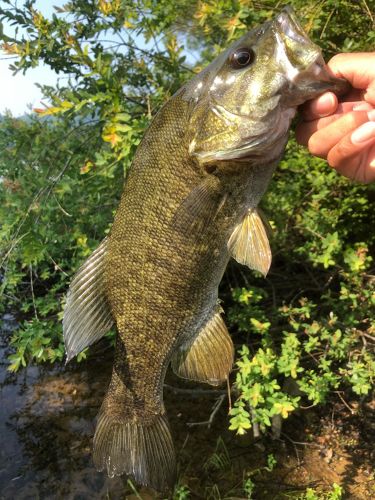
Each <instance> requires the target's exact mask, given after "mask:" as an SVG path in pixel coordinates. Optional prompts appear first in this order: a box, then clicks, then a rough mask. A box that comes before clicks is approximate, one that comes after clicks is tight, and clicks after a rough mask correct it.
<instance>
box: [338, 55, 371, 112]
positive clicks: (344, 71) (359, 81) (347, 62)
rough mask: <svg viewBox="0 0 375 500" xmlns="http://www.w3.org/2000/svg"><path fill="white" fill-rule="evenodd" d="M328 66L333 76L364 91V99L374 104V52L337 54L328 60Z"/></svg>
mask: <svg viewBox="0 0 375 500" xmlns="http://www.w3.org/2000/svg"><path fill="white" fill-rule="evenodd" d="M328 68H329V70H330V72H331V73H332V74H333V75H334V76H337V77H339V78H345V79H346V80H348V81H349V83H350V84H351V85H352V87H354V88H355V89H358V90H362V91H364V92H363V97H364V99H365V100H366V101H367V102H369V103H370V104H372V105H375V52H353V53H351V54H349V53H348V54H346V53H345V54H337V55H335V56H334V57H332V59H331V60H330V61H329V62H328Z"/></svg>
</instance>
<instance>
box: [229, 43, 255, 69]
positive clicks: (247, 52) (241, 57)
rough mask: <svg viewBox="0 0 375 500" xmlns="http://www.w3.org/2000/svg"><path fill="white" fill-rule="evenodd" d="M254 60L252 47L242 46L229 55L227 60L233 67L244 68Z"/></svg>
mask: <svg viewBox="0 0 375 500" xmlns="http://www.w3.org/2000/svg"><path fill="white" fill-rule="evenodd" d="M254 60H255V52H254V51H253V50H252V49H248V48H246V47H243V48H241V49H237V50H236V51H235V52H233V53H232V54H231V55H230V57H229V62H230V64H231V66H232V68H234V69H241V68H245V67H246V66H249V65H250V64H252V63H253V62H254Z"/></svg>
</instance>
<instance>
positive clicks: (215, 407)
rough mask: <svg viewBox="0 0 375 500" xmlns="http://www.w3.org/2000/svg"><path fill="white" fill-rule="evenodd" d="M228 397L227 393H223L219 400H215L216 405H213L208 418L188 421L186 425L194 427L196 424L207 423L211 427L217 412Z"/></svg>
mask: <svg viewBox="0 0 375 500" xmlns="http://www.w3.org/2000/svg"><path fill="white" fill-rule="evenodd" d="M225 398H226V394H222V395H221V396H220V397H219V398H218V399H217V401H216V402H215V404H214V406H213V407H212V412H211V415H210V417H209V419H208V420H205V421H204V422H188V423H187V424H186V425H187V426H188V427H194V426H196V425H207V427H208V429H209V428H210V427H211V424H212V422H213V420H214V418H215V415H216V413H217V412H218V411H219V409H220V407H221V405H222V404H223V402H224V399H225Z"/></svg>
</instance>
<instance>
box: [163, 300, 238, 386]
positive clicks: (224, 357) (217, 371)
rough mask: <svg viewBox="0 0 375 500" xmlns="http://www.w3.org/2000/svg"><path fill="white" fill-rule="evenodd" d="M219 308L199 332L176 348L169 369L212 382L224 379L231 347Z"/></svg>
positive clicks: (231, 350) (231, 363)
mask: <svg viewBox="0 0 375 500" xmlns="http://www.w3.org/2000/svg"><path fill="white" fill-rule="evenodd" d="M220 312H221V310H218V311H216V312H214V314H213V315H212V316H211V318H210V319H209V320H208V321H207V322H206V324H205V326H204V327H203V328H202V330H201V331H200V332H199V335H198V336H197V337H196V338H195V339H194V340H193V341H192V342H191V343H188V344H185V345H182V346H181V347H180V348H179V349H178V350H177V352H175V354H174V356H173V358H172V369H173V371H174V372H175V373H176V375H178V376H179V377H182V378H186V379H189V380H195V381H197V382H206V383H208V384H211V385H219V384H221V383H222V382H225V380H227V378H228V376H229V373H230V371H231V369H232V365H233V358H234V348H233V342H232V339H231V338H230V336H229V333H228V330H227V327H226V325H225V323H224V320H223V318H222V317H221V315H220Z"/></svg>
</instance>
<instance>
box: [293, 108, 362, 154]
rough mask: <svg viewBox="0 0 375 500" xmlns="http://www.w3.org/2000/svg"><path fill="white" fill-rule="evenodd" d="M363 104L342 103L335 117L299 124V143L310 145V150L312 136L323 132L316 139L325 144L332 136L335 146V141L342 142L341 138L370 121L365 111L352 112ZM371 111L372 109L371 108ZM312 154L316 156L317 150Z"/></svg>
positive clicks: (297, 135)
mask: <svg viewBox="0 0 375 500" xmlns="http://www.w3.org/2000/svg"><path fill="white" fill-rule="evenodd" d="M361 104H362V103H360V104H358V103H342V104H340V105H339V106H338V107H337V113H335V114H334V115H331V116H327V117H326V118H320V119H319V120H314V121H311V122H300V123H298V124H297V127H296V139H297V142H298V143H299V144H302V145H304V146H307V145H308V146H309V149H310V140H311V139H312V136H315V134H316V133H318V132H319V131H320V130H321V131H322V133H319V135H317V136H316V137H315V139H316V140H317V141H323V143H325V142H326V137H328V136H331V137H332V142H333V145H334V144H335V141H336V142H337V140H340V138H341V137H342V136H343V135H345V134H346V133H348V132H349V131H350V130H354V129H355V128H357V127H358V126H359V125H361V124H362V123H365V122H366V121H368V119H369V118H368V115H367V112H366V111H365V110H364V111H361V110H358V111H352V110H353V107H354V106H356V105H358V106H360V105H361ZM370 109H372V107H371V106H370ZM331 147H332V146H331ZM329 149H330V148H329ZM329 149H327V151H329ZM310 151H311V149H310ZM311 152H312V153H313V154H316V152H315V150H314V151H311ZM318 156H320V154H319V155H318Z"/></svg>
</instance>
